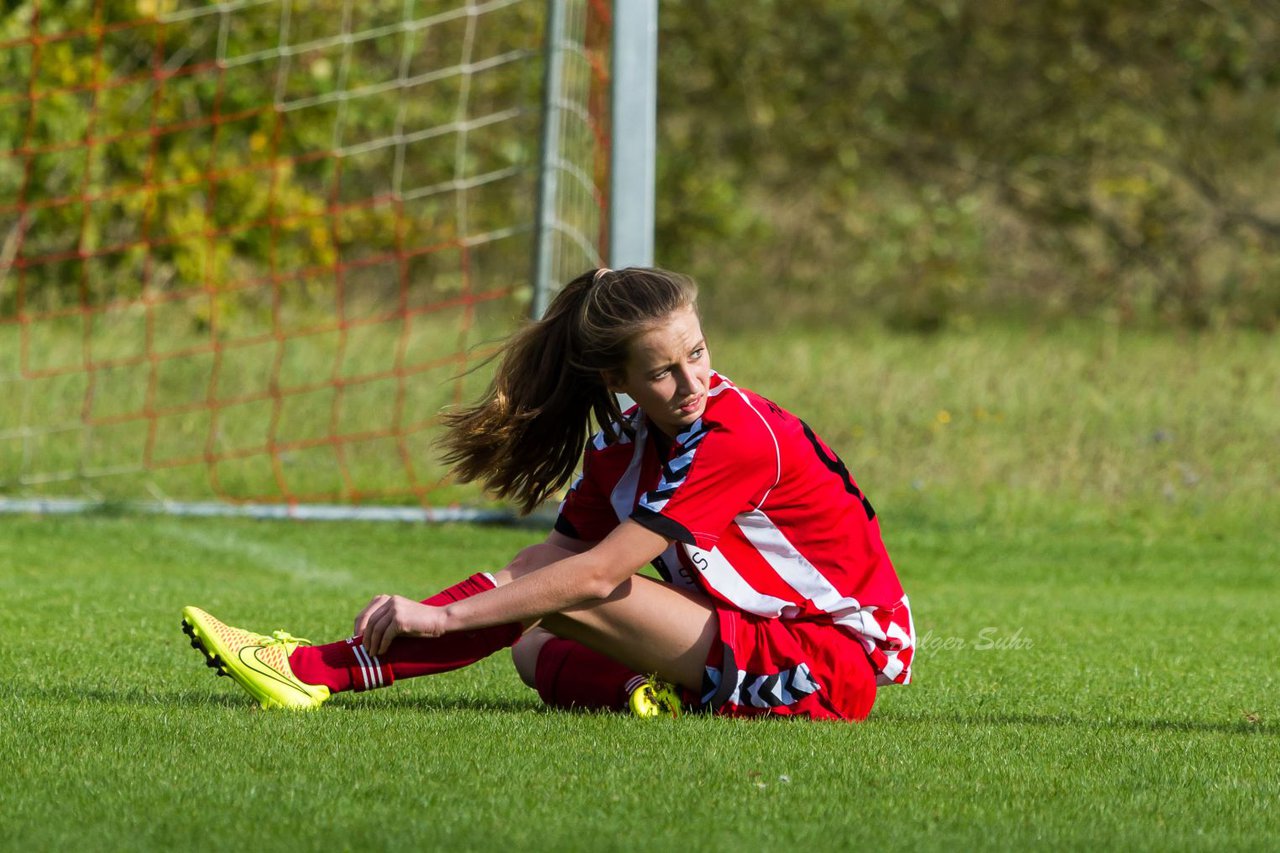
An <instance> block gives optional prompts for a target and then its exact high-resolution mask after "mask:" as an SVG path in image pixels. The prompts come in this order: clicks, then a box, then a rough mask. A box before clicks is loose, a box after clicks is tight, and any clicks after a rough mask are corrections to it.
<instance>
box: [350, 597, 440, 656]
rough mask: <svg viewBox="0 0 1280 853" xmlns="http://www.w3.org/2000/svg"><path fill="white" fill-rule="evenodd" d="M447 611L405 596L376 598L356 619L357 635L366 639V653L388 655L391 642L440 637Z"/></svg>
mask: <svg viewBox="0 0 1280 853" xmlns="http://www.w3.org/2000/svg"><path fill="white" fill-rule="evenodd" d="M444 622H445V614H444V608H442V607H432V606H430V605H427V604H423V603H421V602H419V601H414V600H413V599H411V598H405V597H404V596H403V595H375V596H374V597H373V600H372V601H370V602H369V603H368V604H366V605H365V608H364V610H361V611H360V615H359V616H357V617H356V624H355V633H356V635H357V636H359V635H363V637H364V647H365V649H366V650H367V651H368V652H369V653H370V654H373V655H381V654H386V651H387V649H388V648H390V646H391V641H392V640H394V639H395V638H396V637H399V636H401V635H404V636H408V637H439V636H440V635H441V634H443V633H444V632H445V628H444Z"/></svg>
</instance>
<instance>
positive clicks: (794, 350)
mask: <svg viewBox="0 0 1280 853" xmlns="http://www.w3.org/2000/svg"><path fill="white" fill-rule="evenodd" d="M1276 354H1277V342H1276V341H1275V340H1274V339H1271V338H1265V337H1250V336H1228V335H1216V336H1206V337H1202V338H1190V339H1180V338H1171V337H1162V336H1128V337H1123V338H1119V339H1117V338H1115V337H1113V336H1112V335H1111V334H1109V333H1105V332H1100V331H1096V330H1095V331H1080V330H1076V331H1074V332H1072V333H1070V334H1065V333H1054V334H1045V335H1039V334H1030V333H1021V332H1015V331H1006V332H991V333H990V334H984V335H983V336H981V337H979V336H966V335H961V334H951V335H946V336H941V337H938V338H912V337H895V336H886V335H879V334H877V335H873V336H871V338H870V339H867V338H865V337H863V338H859V337H858V336H856V335H838V334H834V333H833V334H827V335H823V334H818V333H814V334H810V335H806V336H805V337H804V338H801V339H791V340H762V339H760V338H748V337H745V336H744V337H742V338H734V339H725V340H722V341H721V342H720V343H718V344H716V349H715V357H716V359H717V364H718V366H719V367H721V368H722V369H724V370H725V371H726V372H727V373H728V374H729V375H731V376H733V377H734V378H735V379H737V380H738V381H740V382H742V383H743V384H746V385H749V386H751V387H755V388H757V389H758V390H760V391H762V392H763V393H766V394H769V395H770V396H773V397H774V398H776V399H777V400H779V401H780V402H782V403H784V404H785V405H788V406H789V407H791V408H793V409H795V410H796V411H798V412H799V413H801V414H803V415H805V416H806V417H807V418H808V419H809V420H810V421H811V422H812V423H813V424H814V425H815V426H816V427H817V428H818V429H819V430H820V431H822V432H823V433H824V434H825V435H827V437H828V438H829V440H830V441H831V442H832V444H833V445H834V446H835V447H836V448H837V449H839V450H840V452H841V453H842V454H843V455H844V456H845V458H846V460H847V461H848V462H849V464H850V466H851V467H852V468H853V470H854V473H855V476H857V477H858V479H859V481H860V483H861V485H862V486H863V487H864V488H865V489H866V490H867V492H868V493H869V494H870V496H871V498H872V499H873V501H874V502H875V503H876V506H877V509H878V510H879V513H880V518H881V520H882V524H883V526H884V532H885V537H886V541H887V542H888V544H889V547H890V550H891V553H892V554H893V556H894V559H895V562H896V563H897V565H898V568H899V572H900V575H901V577H902V579H903V583H904V585H905V586H906V588H907V591H908V592H909V594H910V595H911V597H912V602H913V607H914V610H915V613H916V616H917V628H918V633H919V640H920V643H921V650H920V653H919V655H918V657H917V664H916V682H915V683H914V684H912V685H911V686H909V687H905V688H890V689H886V690H884V691H882V693H881V696H880V699H879V701H878V703H877V706H876V709H875V711H873V714H872V718H871V720H870V721H868V722H867V723H864V724H860V725H836V724H816V723H779V722H742V721H732V720H722V719H714V718H686V719H683V720H681V721H679V722H671V721H661V722H658V723H652V724H644V723H641V722H639V721H635V720H632V719H630V718H625V717H618V716H611V715H589V714H572V713H561V712H549V711H546V710H544V709H542V708H541V707H540V705H539V703H538V701H537V699H536V697H535V696H534V695H533V694H532V693H531V692H530V691H528V690H526V689H525V688H524V687H523V686H522V685H520V683H519V680H518V679H517V677H516V675H515V673H514V670H513V669H512V667H511V664H510V662H509V660H508V659H506V658H505V657H504V656H495V657H494V658H492V659H491V660H489V661H486V662H484V663H483V664H480V665H478V666H476V667H473V668H471V669H469V670H467V671H464V672H461V673H453V674H449V675H444V676H439V677H436V678H433V679H423V680H418V681H414V682H407V683H401V684H398V685H397V686H396V687H394V688H393V689H391V690H388V691H383V692H380V693H377V694H367V695H362V696H340V697H337V698H336V699H335V700H334V701H333V702H331V703H330V704H329V705H328V706H326V707H325V708H324V709H322V710H321V711H320V712H318V713H316V714H313V715H305V716H295V715H287V714H280V713H263V712H260V711H258V710H256V708H255V707H254V706H252V705H251V704H250V702H249V700H248V699H247V698H246V697H245V696H243V695H242V694H241V693H240V692H239V691H238V689H237V688H236V687H235V686H234V685H233V684H231V683H230V682H229V681H227V680H226V679H216V678H214V677H213V676H212V674H211V673H212V671H211V670H209V669H207V668H205V667H204V666H203V661H202V659H201V657H200V656H199V655H198V654H197V653H196V652H195V651H194V650H192V649H191V648H190V647H189V646H188V645H187V642H186V638H185V637H184V636H183V634H182V633H181V631H180V630H179V627H178V622H179V610H180V609H181V607H182V606H183V605H184V604H199V605H201V606H204V607H206V608H208V609H209V610H211V611H212V612H213V613H215V614H216V615H218V616H220V617H223V618H225V619H227V620H228V621H231V622H232V623H233V624H242V625H244V626H246V627H251V628H256V629H259V630H270V629H273V628H276V627H282V628H285V629H287V630H290V631H292V632H293V633H295V634H298V635H301V636H307V637H311V638H312V639H315V640H317V641H324V640H329V639H334V638H338V637H341V636H345V634H346V633H347V632H348V631H349V629H350V621H351V618H352V616H354V614H355V612H356V611H357V610H358V609H359V608H360V607H361V606H362V605H363V603H364V602H365V601H366V600H367V599H368V597H369V596H370V595H372V594H373V593H376V592H381V591H394V592H403V593H405V594H422V595H425V594H427V593H429V592H431V591H433V590H435V589H438V588H440V587H441V586H443V585H445V584H447V583H448V582H450V581H452V580H454V579H456V578H458V577H460V576H462V575H464V574H466V573H469V572H471V571H473V570H476V569H484V568H490V569H491V568H495V567H498V566H500V565H501V564H502V563H503V562H504V560H505V559H506V558H507V557H508V556H509V555H510V554H512V553H513V552H514V551H515V550H516V549H518V548H519V547H521V546H522V545H524V544H527V543H529V542H532V541H535V540H536V539H537V538H539V536H540V535H541V534H540V533H539V532H538V531H537V530H535V529H529V528H494V527H484V528H482V527H469V526H446V527H425V526H413V525H399V524H368V523H348V524H329V523H305V524H304V523H283V522H259V523H254V522H249V521H241V520H225V519H224V520H208V519H207V520H195V519H175V518H166V517H147V516H131V515H120V516H110V515H89V516H80V517H70V518H69V517H62V518H58V517H47V518H30V517H0V542H3V543H4V544H3V546H0V595H2V599H0V600H2V601H3V605H0V636H3V638H4V640H3V642H0V714H2V715H3V721H4V722H3V725H2V726H0V762H2V763H3V767H4V773H3V774H0V803H3V808H2V809H0V848H2V849H12V850H24V851H25V850H43V849H50V850H52V849H65V848H68V847H72V846H75V847H89V848H92V849H107V850H121V849H130V850H132V849H153V848H160V847H168V848H179V849H186V848H197V847H200V848H213V849H238V848H244V847H249V846H251V845H252V846H258V847H263V848H277V849H317V848H323V849H329V848H357V847H360V848H371V849H400V848H421V847H439V848H443V849H493V848H499V847H507V848H536V849H555V850H559V849H631V848H635V847H637V846H640V845H643V846H648V847H658V848H663V847H667V848H672V847H677V846H679V847H682V848H691V849H708V850H712V849H714V850H721V849H730V848H752V849H756V848H786V847H790V846H793V845H804V846H805V847H809V848H813V849H820V850H823V849H832V850H834V849H848V848H852V847H854V846H856V845H862V844H866V843H872V844H874V845H875V846H877V847H884V848H891V849H912V848H921V847H924V848H942V847H947V848H953V847H959V848H966V847H982V848H1013V847H1026V846H1038V847H1052V848H1059V847H1070V848H1084V847H1117V848H1138V849H1161V850H1163V849H1169V848H1174V849H1205V848H1230V849H1258V850H1263V849H1274V848H1275V847H1276V846H1277V845H1278V844H1280V809H1278V807H1277V804H1278V803H1280V770H1278V769H1277V768H1280V701H1278V699H1280V676H1278V675H1277V672H1276V661H1278V660H1280V625H1278V624H1277V620H1276V614H1277V608H1276V601H1277V600H1280V595H1278V594H1277V593H1280V579H1278V578H1277V573H1276V567H1277V566H1278V565H1280V539H1278V538H1277V537H1276V533H1275V531H1276V530H1277V529H1280V494H1278V493H1277V488H1278V487H1280V482H1278V481H1277V471H1276V468H1275V463H1274V458H1275V451H1276V448H1277V441H1280V405H1277V401H1278V400H1280V396H1277V395H1278V394H1280V358H1276V357H1275V356H1276ZM832 365H835V366H836V369H831V366H832Z"/></svg>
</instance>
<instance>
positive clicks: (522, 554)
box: [494, 542, 573, 586]
mask: <svg viewBox="0 0 1280 853" xmlns="http://www.w3.org/2000/svg"><path fill="white" fill-rule="evenodd" d="M572 555H573V552H572V551H569V550H566V549H564V548H560V547H558V546H556V545H552V544H550V543H547V542H539V543H538V544H536V545H530V546H529V547H527V548H522V549H521V550H520V551H519V552H518V553H517V554H516V555H515V557H513V558H512V559H511V562H509V563H507V566H506V568H504V569H503V570H502V571H500V572H495V573H494V579H495V580H496V581H497V583H498V586H502V585H503V584H506V583H510V582H511V581H513V580H515V579H516V578H518V577H520V576H521V575H527V574H528V573H529V572H536V571H537V570H538V569H541V568H543V567H544V566H549V565H551V564H552V563H554V562H556V561H557V560H563V559H564V558H565V557H569V556H572Z"/></svg>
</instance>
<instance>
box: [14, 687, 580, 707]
mask: <svg viewBox="0 0 1280 853" xmlns="http://www.w3.org/2000/svg"><path fill="white" fill-rule="evenodd" d="M228 684H229V687H231V688H234V687H235V685H232V684H230V683H228ZM5 698H6V699H7V700H9V701H14V700H17V701H27V702H33V703H38V704H43V705H76V706H83V705H87V704H96V705H104V706H105V705H125V706H130V707H151V708H159V707H170V708H172V707H183V708H210V707H215V708H236V707H240V708H244V709H245V710H251V711H257V710H259V708H258V704H257V702H256V701H254V700H253V699H251V698H249V696H247V695H246V694H244V693H243V692H241V691H240V690H237V689H228V690H226V691H223V692H217V693H213V694H210V693H208V692H204V691H200V690H172V691H161V690H155V689H146V688H142V687H120V688H112V687H73V686H69V685H53V686H48V687H41V688H38V689H32V690H22V691H11V692H9V693H8V694H7V696H6V697H5ZM325 708H326V710H332V711H335V712H341V713H361V712H369V711H422V712H431V713H440V712H450V711H481V712H489V713H503V714H516V713H519V714H528V713H531V712H532V713H557V712H556V711H555V709H550V708H547V707H546V706H544V705H542V704H541V703H538V702H536V701H533V700H523V701H522V700H516V699H508V698H499V697H494V698H488V697H480V696H424V695H422V694H421V693H416V694H402V695H399V696H394V695H383V696H375V697H369V698H368V699H366V700H362V699H361V697H359V696H355V695H349V694H343V695H341V696H340V697H336V698H335V701H332V702H330V703H329V704H327V705H326V706H325Z"/></svg>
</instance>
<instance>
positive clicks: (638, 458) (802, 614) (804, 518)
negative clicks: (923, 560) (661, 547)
mask: <svg viewBox="0 0 1280 853" xmlns="http://www.w3.org/2000/svg"><path fill="white" fill-rule="evenodd" d="M625 418H626V421H627V425H628V426H629V427H630V430H631V435H627V434H626V433H625V432H623V433H622V434H621V435H620V437H619V438H618V439H617V440H615V441H612V442H609V441H607V440H606V439H605V437H604V433H603V432H601V433H598V434H596V435H595V436H594V438H593V439H592V441H591V443H590V445H588V447H587V450H586V453H585V457H584V461H583V471H582V474H581V475H580V476H579V477H578V478H577V480H576V481H575V482H574V484H573V486H572V487H571V489H570V491H569V493H568V495H567V496H566V498H565V500H564V502H563V503H562V504H561V506H560V515H559V517H558V518H557V520H556V530H558V531H559V532H561V533H563V534H564V535H566V536H570V537H572V538H575V539H581V540H584V541H588V542H595V541H599V540H601V539H603V538H604V537H605V536H607V535H608V533H609V531H611V530H612V529H613V528H614V527H616V526H617V525H618V524H620V523H621V522H622V521H623V520H625V519H628V518H630V519H632V520H634V521H636V522H637V523H639V524H642V525H644V526H645V527H648V528H649V529H651V530H653V531H655V532H657V533H660V534H662V535H663V536H665V537H667V538H668V539H671V540H673V544H672V546H671V547H670V548H669V549H667V551H666V552H665V553H664V554H662V555H661V556H660V557H658V558H657V559H656V560H654V566H655V567H656V568H657V569H658V571H659V572H660V573H661V574H662V576H663V577H664V578H665V579H667V580H668V581H669V582H671V583H675V584H680V585H684V586H690V587H696V588H699V589H702V590H704V591H705V592H706V593H708V594H709V595H711V596H712V597H714V598H716V599H718V600H719V601H721V602H723V603H725V604H727V605H729V606H731V607H735V608H738V609H740V610H743V611H746V612H749V613H755V614H758V615H761V616H767V617H772V618H780V619H803V620H811V621H831V622H834V623H835V624H836V625H840V626H842V627H844V628H845V629H847V630H849V631H850V632H852V633H853V634H854V635H855V636H857V637H858V639H859V640H860V641H861V643H862V645H863V647H864V648H865V649H866V651H867V655H868V657H869V658H870V659H871V663H872V665H873V666H874V667H875V669H876V672H877V680H878V681H879V683H880V684H906V683H907V682H908V681H910V679H911V658H912V654H913V652H914V645H915V631H914V628H913V626H912V622H911V610H910V607H909V604H908V601H907V597H906V596H905V595H904V594H903V591H902V586H901V584H900V583H899V581H898V576H897V573H896V572H895V571H894V568H893V564H892V563H891V562H890V560H889V555H888V553H887V552H886V551H885V547H884V543H883V541H882V540H881V538H880V525H879V522H878V521H877V520H876V517H875V512H874V510H873V509H872V508H871V504H870V503H869V502H868V501H867V499H866V498H865V497H864V496H863V494H862V492H861V491H859V490H858V487H857V485H856V484H855V483H854V481H853V478H852V477H851V476H850V475H849V471H848V469H847V468H846V467H845V465H844V463H843V462H841V461H840V458H839V457H838V456H837V455H836V454H835V453H834V452H833V451H832V450H831V448H829V447H828V446H827V445H826V444H825V443H824V442H823V441H822V439H821V438H819V437H818V436H817V435H816V434H815V433H814V432H813V430H812V429H810V428H809V426H808V425H807V424H805V423H804V422H803V421H801V420H800V419H799V418H797V417H795V416H794V415H792V414H791V413H789V412H787V411H785V410H784V409H782V408H781V407H779V406H777V405H776V404H774V403H772V402H770V401H769V400H766V399H765V398H763V397H761V396H760V395H758V394H754V393H752V392H751V391H748V390H746V389H743V388H739V387H737V386H736V385H734V384H733V383H732V382H730V381H729V380H728V379H726V378H725V377H723V376H721V375H720V374H718V373H715V372H713V373H712V374H711V383H710V388H709V390H708V394H707V406H706V410H705V411H704V413H703V416H702V417H701V418H700V419H698V420H697V421H696V422H694V423H693V424H691V425H690V426H689V427H688V428H687V429H686V430H685V431H684V432H682V433H680V435H678V436H676V438H675V440H674V442H672V441H671V440H669V439H666V440H664V439H665V436H662V435H661V434H660V433H659V432H658V430H657V429H656V428H655V427H653V426H652V424H650V423H648V421H647V419H646V418H645V417H644V415H643V413H642V412H640V411H639V409H638V408H632V409H631V410H630V411H628V412H627V413H626V415H625ZM668 445H669V447H668Z"/></svg>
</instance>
